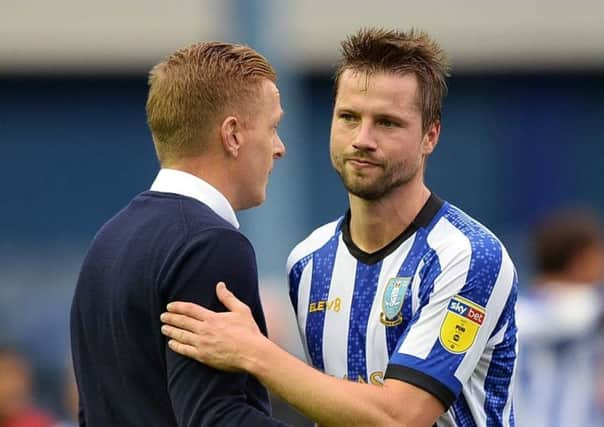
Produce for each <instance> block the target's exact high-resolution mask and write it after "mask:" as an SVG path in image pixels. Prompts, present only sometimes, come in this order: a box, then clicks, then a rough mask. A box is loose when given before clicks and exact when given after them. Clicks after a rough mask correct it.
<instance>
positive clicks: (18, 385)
mask: <svg viewBox="0 0 604 427" xmlns="http://www.w3.org/2000/svg"><path fill="white" fill-rule="evenodd" d="M53 423H54V422H53V419H52V418H51V417H50V416H49V415H48V414H46V413H45V412H44V411H42V410H40V409H39V408H37V407H36V406H35V405H34V403H33V393H32V368H31V365H30V363H29V361H28V360H27V359H26V358H25V356H24V355H23V354H21V353H20V352H19V351H18V350H16V349H15V348H13V347H11V346H8V345H1V344H0V427H53Z"/></svg>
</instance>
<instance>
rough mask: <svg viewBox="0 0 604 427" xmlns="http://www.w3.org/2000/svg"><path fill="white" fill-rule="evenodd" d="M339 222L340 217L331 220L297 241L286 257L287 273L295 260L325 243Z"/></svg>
mask: <svg viewBox="0 0 604 427" xmlns="http://www.w3.org/2000/svg"><path fill="white" fill-rule="evenodd" d="M339 222H340V219H338V220H336V221H332V222H330V223H329V224H325V225H323V226H321V227H319V228H317V229H316V230H315V231H313V232H312V233H310V235H309V236H308V237H307V238H306V239H304V240H303V241H302V242H300V243H298V244H297V245H296V247H294V249H292V251H291V252H290V254H289V257H287V274H288V275H289V272H290V271H291V269H292V267H293V266H294V264H295V263H296V262H298V261H300V260H301V259H302V258H304V257H305V256H307V255H309V254H311V253H313V252H315V251H316V250H317V249H319V248H320V247H321V246H323V245H324V244H325V243H327V242H328V241H329V239H331V238H332V236H333V235H334V234H335V232H336V227H337V225H338V223H339Z"/></svg>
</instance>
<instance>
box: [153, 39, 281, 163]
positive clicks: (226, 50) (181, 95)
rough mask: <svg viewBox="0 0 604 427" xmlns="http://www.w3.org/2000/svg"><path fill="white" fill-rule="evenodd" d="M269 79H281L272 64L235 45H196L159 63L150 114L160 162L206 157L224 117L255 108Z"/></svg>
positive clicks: (254, 52) (154, 69)
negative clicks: (215, 129)
mask: <svg viewBox="0 0 604 427" xmlns="http://www.w3.org/2000/svg"><path fill="white" fill-rule="evenodd" d="M263 79H268V80H270V81H272V82H275V81H276V79H277V76H276V73H275V70H274V69H273V67H272V65H271V64H270V63H269V62H268V60H267V59H266V58H265V57H264V56H262V55H261V54H259V53H258V52H256V51H255V50H254V49H252V48H250V47H248V46H244V45H239V44H232V43H224V42H200V43H195V44H192V45H190V46H187V47H184V48H182V49H179V50H177V51H176V52H174V53H173V54H172V55H170V56H169V57H168V58H167V59H166V60H164V61H163V62H161V63H159V64H157V65H155V66H154V67H153V68H152V69H151V72H150V73H149V95H148V98H147V106H146V110H147V124H148V125H149V129H150V130H151V134H152V137H153V143H154V145H155V150H156V153H157V156H158V158H159V162H160V164H161V165H162V166H163V167H166V166H169V165H170V164H172V163H174V162H176V161H178V160H179V159H181V158H184V157H190V156H196V155H199V154H201V153H202V152H203V151H204V150H205V148H206V146H207V139H208V137H209V135H210V131H211V129H213V128H214V127H215V126H216V125H217V124H218V123H219V121H220V120H221V119H222V118H223V117H226V115H228V114H233V113H232V112H235V111H238V112H241V113H242V114H243V113H244V112H245V111H246V109H248V110H249V109H251V108H253V106H254V101H255V100H256V99H257V96H258V91H259V90H260V83H261V82H262V81H263ZM231 111H232V112H231ZM248 112H249V113H251V112H250V111H248Z"/></svg>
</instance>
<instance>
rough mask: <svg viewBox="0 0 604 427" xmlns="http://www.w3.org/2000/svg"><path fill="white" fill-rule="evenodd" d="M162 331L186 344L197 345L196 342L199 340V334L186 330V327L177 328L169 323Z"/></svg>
mask: <svg viewBox="0 0 604 427" xmlns="http://www.w3.org/2000/svg"><path fill="white" fill-rule="evenodd" d="M161 333H162V334H164V335H165V336H167V337H168V338H172V339H173V340H175V341H176V342H179V343H181V344H186V345H190V346H193V347H194V346H195V343H197V341H198V336H197V335H195V334H194V333H192V332H189V331H185V330H184V329H179V328H175V327H173V326H169V325H163V326H162V327H161Z"/></svg>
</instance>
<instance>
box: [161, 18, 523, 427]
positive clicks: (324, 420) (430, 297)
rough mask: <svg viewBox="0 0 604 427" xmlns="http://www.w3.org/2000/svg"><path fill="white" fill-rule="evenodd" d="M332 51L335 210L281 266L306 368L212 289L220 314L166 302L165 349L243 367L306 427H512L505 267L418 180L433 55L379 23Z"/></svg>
mask: <svg viewBox="0 0 604 427" xmlns="http://www.w3.org/2000/svg"><path fill="white" fill-rule="evenodd" d="M342 52H343V57H342V60H341V62H340V64H339V67H338V69H337V71H336V79H335V85H336V86H335V87H336V95H335V104H334V112H333V120H332V127H331V160H332V164H333V166H334V168H335V169H336V171H337V172H338V174H339V175H340V177H341V179H342V182H343V184H344V186H345V188H346V189H347V191H348V194H349V201H350V209H349V210H348V212H346V214H345V215H344V216H343V217H341V218H340V219H338V220H336V221H334V222H332V223H330V224H327V225H324V226H322V227H320V228H318V229H317V230H315V231H314V232H312V233H311V234H310V235H309V236H308V237H307V238H306V239H305V240H304V241H303V242H301V243H300V244H298V245H297V246H296V247H295V248H294V250H293V251H292V252H291V254H290V256H289V259H288V263H287V265H288V273H289V283H290V296H291V300H292V303H293V307H294V310H295V312H296V315H297V320H298V324H299V327H300V331H301V333H302V341H303V343H304V347H305V350H306V353H307V356H308V360H309V362H310V363H311V364H312V365H313V366H314V368H316V369H313V368H311V367H309V366H307V365H306V364H304V363H302V362H301V361H299V360H298V359H296V358H294V357H293V356H291V355H289V354H287V353H286V352H285V351H283V350H281V349H280V348H279V347H277V346H276V345H275V344H273V343H271V342H270V341H269V340H268V339H266V338H265V337H263V336H262V335H261V334H260V333H258V331H257V328H256V327H255V325H254V324H253V322H252V321H251V317H250V315H249V311H248V310H247V309H246V307H245V306H244V305H243V304H241V303H240V302H239V301H238V300H237V299H236V298H235V296H234V295H233V294H231V293H230V292H229V291H228V290H227V289H226V288H225V287H224V286H223V285H219V287H218V288H217V293H218V297H219V299H220V300H221V301H222V302H223V303H224V304H225V305H226V306H227V308H229V309H230V310H231V313H228V314H227V315H225V314H224V313H222V314H215V313H213V312H211V311H209V310H207V309H204V308H202V307H199V306H195V305H192V304H187V303H176V304H172V305H170V306H169V311H170V312H171V313H169V314H164V315H163V320H164V322H166V323H168V324H170V325H171V326H164V329H163V330H164V333H165V334H166V335H168V336H169V337H171V338H173V340H172V341H171V342H170V347H171V348H172V349H173V350H175V351H177V352H179V353H182V354H184V355H188V356H191V357H194V358H196V359H197V360H200V361H202V362H204V363H208V364H210V365H212V366H215V367H217V368H222V369H230V370H233V369H234V370H245V371H248V372H250V373H252V374H253V375H255V376H256V377H257V378H259V379H260V381H262V382H263V383H264V384H266V385H267V386H268V387H269V388H270V389H271V390H272V391H273V392H274V393H276V394H278V395H279V396H280V397H282V398H283V399H285V400H286V401H287V402H289V403H290V404H292V405H293V406H295V407H297V408H298V409H299V410H301V411H302V412H303V413H304V414H306V415H307V416H308V417H310V418H311V419H313V420H315V421H317V422H318V423H319V424H321V425H342V426H349V425H368V426H379V425H384V426H393V425H404V426H414V427H422V426H428V427H429V426H432V425H435V424H436V425H437V426H509V425H514V415H513V409H512V399H511V396H512V388H513V383H514V381H513V377H514V367H515V361H516V325H515V319H514V306H515V301H516V293H517V279H516V274H515V269H514V265H513V263H512V261H511V260H510V257H509V256H508V254H507V252H506V250H505V248H504V247H503V245H502V244H501V242H500V241H499V240H498V239H497V238H496V237H495V236H494V235H493V234H492V233H491V232H490V231H489V230H488V229H487V228H485V227H484V226H483V225H481V224H480V223H478V222H477V221H475V220H474V219H472V218H471V217H470V216H468V215H467V214H465V213H464V212H463V211H461V210H460V209H458V208H457V207H455V206H453V205H451V204H449V203H448V202H446V201H443V200H442V199H440V198H439V197H438V196H436V195H435V194H434V193H433V192H432V191H431V190H430V189H428V188H427V186H426V185H425V183H424V178H423V176H424V169H425V165H426V161H427V158H428V157H429V155H430V154H431V153H432V152H433V150H434V149H435V147H436V145H437V142H438V137H439V134H440V129H441V104H442V100H443V98H444V96H445V93H446V82H445V80H446V77H447V75H448V64H447V60H446V58H445V55H444V53H443V51H442V50H441V49H440V47H439V46H438V45H437V44H436V43H435V42H434V41H432V40H431V39H430V38H429V37H428V36H427V35H426V34H424V33H421V32H416V31H410V32H407V33H404V32H399V31H387V30H381V29H365V30H361V31H359V32H358V33H357V34H355V35H353V36H351V37H349V38H348V39H347V40H346V41H345V42H343V44H342ZM185 315H188V316H185Z"/></svg>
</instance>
